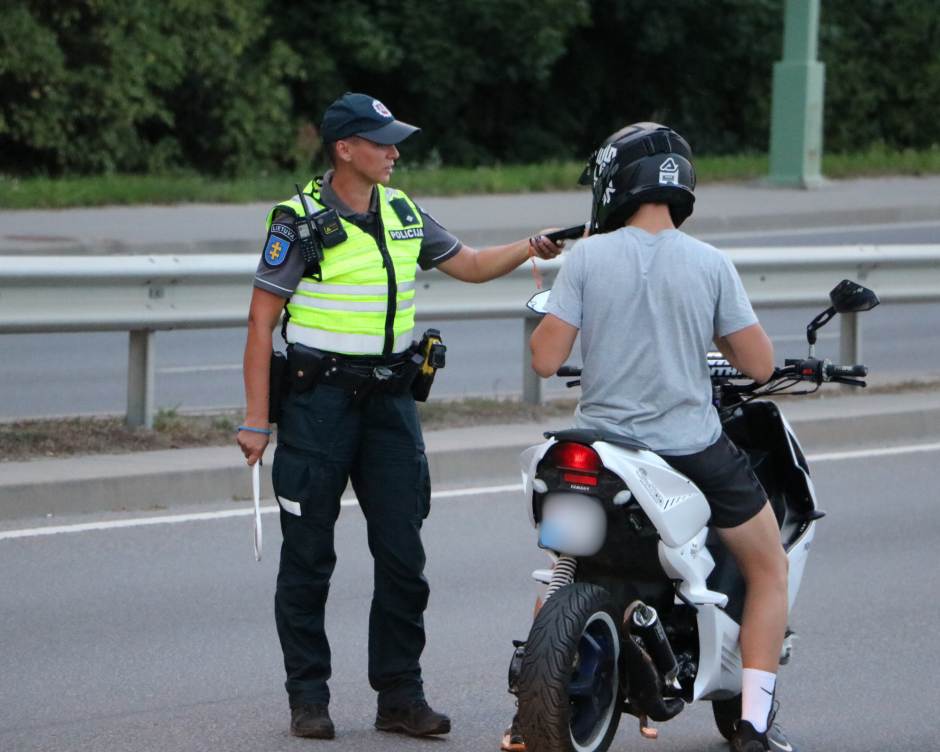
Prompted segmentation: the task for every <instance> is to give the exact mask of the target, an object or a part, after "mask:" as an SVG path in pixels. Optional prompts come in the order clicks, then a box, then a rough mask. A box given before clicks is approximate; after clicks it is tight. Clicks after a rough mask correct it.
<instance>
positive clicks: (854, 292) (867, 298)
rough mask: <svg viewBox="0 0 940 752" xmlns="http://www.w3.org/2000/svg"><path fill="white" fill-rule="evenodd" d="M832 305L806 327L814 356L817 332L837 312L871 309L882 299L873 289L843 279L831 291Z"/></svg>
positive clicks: (807, 339) (810, 348)
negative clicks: (879, 298)
mask: <svg viewBox="0 0 940 752" xmlns="http://www.w3.org/2000/svg"><path fill="white" fill-rule="evenodd" d="M829 300H830V301H831V302H832V305H831V306H829V307H828V308H827V309H826V310H825V311H823V312H822V313H820V314H819V315H818V316H817V317H816V318H814V319H813V320H812V321H811V322H810V323H809V326H808V327H806V341H807V342H809V354H810V357H812V356H813V351H814V347H815V345H816V332H817V330H819V329H822V328H823V327H824V326H825V325H826V324H828V323H829V322H830V321H832V318H833V316H835V315H836V314H837V313H861V312H862V311H870V310H871V309H872V308H874V307H875V306H876V305H878V304H879V303H880V302H881V301H880V300H878V296H877V295H875V293H874V291H873V290H869V289H868V288H867V287H862V286H861V285H860V284H857V283H856V282H853V281H852V280H850V279H843V280H842V281H841V282H840V283H839V284H837V285H836V286H835V287H833V288H832V290H831V291H830V293H829Z"/></svg>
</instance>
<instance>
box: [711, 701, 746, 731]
mask: <svg viewBox="0 0 940 752" xmlns="http://www.w3.org/2000/svg"><path fill="white" fill-rule="evenodd" d="M712 712H713V713H714V714H715V725H716V726H717V727H718V732H719V733H720V734H721V735H722V736H723V737H724V738H725V739H727V740H728V741H729V742H730V741H731V735H732V734H733V733H734V724H736V723H737V722H738V721H740V720H741V695H737V696H736V697H732V698H731V699H729V700H712Z"/></svg>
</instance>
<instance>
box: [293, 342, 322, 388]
mask: <svg viewBox="0 0 940 752" xmlns="http://www.w3.org/2000/svg"><path fill="white" fill-rule="evenodd" d="M329 364H330V358H329V357H327V355H326V354H325V353H322V352H320V351H319V350H316V349H314V348H312V347H305V346H304V345H298V344H294V345H292V346H291V354H290V385H291V389H292V390H293V391H295V392H297V394H304V393H305V392H309V391H310V390H311V389H312V388H313V387H314V386H315V385H316V383H317V382H318V381H319V380H320V377H321V376H322V375H323V372H324V371H325V370H326V368H327V366H328V365H329Z"/></svg>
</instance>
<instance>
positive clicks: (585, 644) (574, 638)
mask: <svg viewBox="0 0 940 752" xmlns="http://www.w3.org/2000/svg"><path fill="white" fill-rule="evenodd" d="M622 621H623V615H622V614H621V613H619V609H618V608H617V606H616V604H615V603H614V601H613V598H612V597H611V596H610V594H609V593H608V592H607V591H606V590H604V589H603V588H600V587H597V586H596V585H588V584H586V583H573V584H571V585H567V586H565V587H563V588H561V589H559V590H558V591H556V592H555V593H554V594H552V596H551V598H549V599H548V600H547V601H546V602H545V605H544V606H543V607H542V609H541V610H540V611H539V614H538V616H537V617H536V618H535V621H534V622H533V624H532V629H531V631H530V632H529V638H528V640H527V641H526V648H525V655H524V657H523V659H522V666H521V669H520V672H519V720H520V723H521V726H522V733H523V738H524V739H525V746H526V752H606V750H607V749H608V748H609V747H610V744H611V742H612V741H613V739H614V735H615V734H616V733H617V727H618V726H619V725H620V716H621V714H622V712H623V700H624V696H623V691H622V689H621V684H620V668H619V656H620V631H621V622H622ZM587 686H590V687H592V689H591V690H590V691H587V690H586V689H585V688H586V687H587ZM573 687H574V691H572V689H573Z"/></svg>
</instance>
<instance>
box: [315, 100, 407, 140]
mask: <svg viewBox="0 0 940 752" xmlns="http://www.w3.org/2000/svg"><path fill="white" fill-rule="evenodd" d="M420 130H421V129H420V128H415V127H414V126H413V125H408V124H407V123H402V122H399V121H398V120H396V119H395V118H394V117H392V113H391V112H389V111H388V108H387V107H386V106H385V105H384V104H382V103H381V102H380V101H379V100H378V99H375V98H374V97H370V96H367V95H366V94H353V93H352V92H346V94H344V95H343V96H342V97H341V98H340V99H337V100H336V101H335V102H333V104H331V105H330V106H329V109H327V111H326V113H325V114H324V115H323V125H321V126H320V137H321V138H322V139H323V142H324V143H327V144H329V143H333V142H334V141H339V140H340V139H343V138H349V137H350V136H362V137H363V138H365V139H368V140H369V141H372V142H373V143H376V144H383V145H388V144H397V143H399V142H401V141H404V140H405V139H406V138H408V136H410V135H411V134H412V133H417V132H418V131H420Z"/></svg>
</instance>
